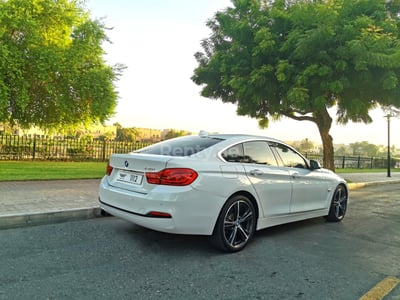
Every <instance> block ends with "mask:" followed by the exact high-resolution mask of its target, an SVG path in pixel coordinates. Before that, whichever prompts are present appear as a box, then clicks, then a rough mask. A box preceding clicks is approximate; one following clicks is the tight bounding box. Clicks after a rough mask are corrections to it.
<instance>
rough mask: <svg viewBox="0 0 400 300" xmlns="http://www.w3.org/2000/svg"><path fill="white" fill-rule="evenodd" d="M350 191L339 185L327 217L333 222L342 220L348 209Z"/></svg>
mask: <svg viewBox="0 0 400 300" xmlns="http://www.w3.org/2000/svg"><path fill="white" fill-rule="evenodd" d="M348 196H349V195H348V193H347V190H346V188H345V187H344V186H343V185H339V186H338V187H337V188H336V190H335V193H334V194H333V197H332V202H331V207H330V209H329V214H328V215H327V216H326V219H327V220H328V221H331V222H339V221H342V220H343V218H344V216H345V215H346V211H347V200H348V198H349V197H348Z"/></svg>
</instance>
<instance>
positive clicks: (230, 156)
mask: <svg viewBox="0 0 400 300" xmlns="http://www.w3.org/2000/svg"><path fill="white" fill-rule="evenodd" d="M221 156H222V157H223V158H224V159H225V160H226V161H229V162H242V161H243V158H244V155H243V145H242V144H238V145H235V146H233V147H230V148H228V149H226V150H225V151H224V152H222V153H221Z"/></svg>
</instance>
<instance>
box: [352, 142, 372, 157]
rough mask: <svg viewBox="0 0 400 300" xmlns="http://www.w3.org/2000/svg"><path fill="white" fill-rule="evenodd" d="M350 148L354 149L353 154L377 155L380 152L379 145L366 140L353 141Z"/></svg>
mask: <svg viewBox="0 0 400 300" xmlns="http://www.w3.org/2000/svg"><path fill="white" fill-rule="evenodd" d="M350 148H351V149H352V154H353V155H361V156H370V157H374V156H377V155H378V152H379V147H378V146H376V145H374V144H370V143H368V142H366V141H364V142H355V143H351V144H350Z"/></svg>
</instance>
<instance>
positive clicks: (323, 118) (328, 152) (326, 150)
mask: <svg viewBox="0 0 400 300" xmlns="http://www.w3.org/2000/svg"><path fill="white" fill-rule="evenodd" d="M315 118H316V124H317V126H318V130H319V134H320V136H321V139H322V147H323V167H324V168H326V169H329V170H332V171H335V162H334V150H333V139H332V136H331V135H330V134H329V131H330V129H331V126H332V118H331V116H330V115H329V113H328V110H327V109H326V108H323V109H321V110H319V111H317V112H316V113H315Z"/></svg>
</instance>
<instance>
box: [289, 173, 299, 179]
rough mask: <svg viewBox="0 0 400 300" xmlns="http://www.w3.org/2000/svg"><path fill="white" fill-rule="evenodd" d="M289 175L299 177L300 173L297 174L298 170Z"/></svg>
mask: <svg viewBox="0 0 400 300" xmlns="http://www.w3.org/2000/svg"><path fill="white" fill-rule="evenodd" d="M291 176H292V178H298V177H300V174H299V172H293V173H292V174H291Z"/></svg>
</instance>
